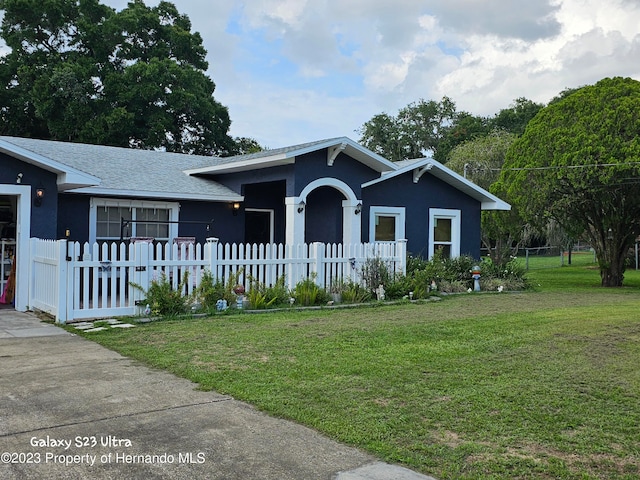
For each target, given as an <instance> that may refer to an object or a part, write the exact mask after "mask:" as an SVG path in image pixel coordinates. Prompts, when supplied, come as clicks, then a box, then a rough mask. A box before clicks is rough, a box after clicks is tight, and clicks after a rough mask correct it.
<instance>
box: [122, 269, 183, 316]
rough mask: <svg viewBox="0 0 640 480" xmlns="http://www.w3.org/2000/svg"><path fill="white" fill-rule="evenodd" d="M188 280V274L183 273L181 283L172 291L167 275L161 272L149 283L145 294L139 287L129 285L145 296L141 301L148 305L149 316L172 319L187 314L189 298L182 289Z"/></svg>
mask: <svg viewBox="0 0 640 480" xmlns="http://www.w3.org/2000/svg"><path fill="white" fill-rule="evenodd" d="M188 278H189V272H188V271H185V272H184V275H183V276H182V281H181V282H180V284H179V285H178V287H177V288H176V289H175V290H174V289H173V288H172V286H171V282H170V281H169V278H167V275H166V274H165V273H164V272H162V274H161V276H160V278H159V279H154V280H152V281H151V285H150V286H149V290H147V291H146V292H145V291H144V289H143V288H142V286H141V285H138V284H137V283H133V282H130V285H131V286H132V287H134V288H136V289H138V290H140V291H142V292H144V294H145V298H144V299H143V300H141V302H142V303H143V304H147V305H149V308H150V309H151V314H152V315H156V316H162V317H172V316H176V315H180V314H183V313H186V312H187V309H188V306H189V303H190V302H189V297H188V296H186V295H183V294H182V292H183V291H184V287H185V285H186V283H187V280H188Z"/></svg>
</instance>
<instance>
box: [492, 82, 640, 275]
mask: <svg viewBox="0 0 640 480" xmlns="http://www.w3.org/2000/svg"><path fill="white" fill-rule="evenodd" d="M639 132H640V82H638V81H636V80H633V79H630V78H619V77H617V78H606V79H604V80H601V81H600V82H598V83H596V84H595V85H592V86H586V87H583V88H580V89H577V90H576V91H574V92H570V93H569V94H567V95H566V96H564V97H563V98H560V99H558V100H557V101H554V102H552V103H551V104H549V105H548V106H547V107H545V108H544V109H542V110H541V111H540V112H539V113H538V114H537V115H536V117H535V118H534V119H533V120H531V121H530V122H529V124H528V126H527V129H526V131H525V133H524V135H523V136H522V137H521V138H520V139H519V140H517V141H516V142H515V143H514V145H513V146H512V148H511V149H510V150H509V152H508V154H507V158H506V161H505V165H504V169H503V173H502V176H501V183H502V184H503V188H505V189H506V190H507V191H508V195H509V199H510V200H511V201H512V202H514V203H515V204H516V205H517V206H518V207H519V209H520V212H521V214H522V215H523V216H524V217H525V218H526V219H527V220H529V221H531V222H537V223H538V224H540V225H543V224H545V223H546V222H547V221H548V219H549V218H551V219H553V220H555V221H556V222H558V224H560V225H561V226H562V227H563V228H564V229H565V231H566V232H567V233H568V234H569V235H570V236H572V237H574V238H575V237H578V236H579V235H581V234H584V235H586V236H587V237H588V239H589V241H590V243H591V245H592V246H593V248H594V249H595V252H596V256H597V258H598V263H599V266H600V275H601V279H602V285H603V286H611V287H613V286H621V285H622V282H623V278H624V271H625V257H626V255H627V253H628V251H629V249H630V247H631V246H632V245H633V244H634V242H635V240H636V238H637V237H638V235H640V136H639V135H638V133H639Z"/></svg>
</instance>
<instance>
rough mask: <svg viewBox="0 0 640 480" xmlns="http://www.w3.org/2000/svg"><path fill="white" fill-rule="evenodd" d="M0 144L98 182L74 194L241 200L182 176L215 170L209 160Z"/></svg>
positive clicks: (19, 141) (18, 141)
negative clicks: (199, 170)
mask: <svg viewBox="0 0 640 480" xmlns="http://www.w3.org/2000/svg"><path fill="white" fill-rule="evenodd" d="M0 140H3V141H5V142H8V143H10V144H12V145H15V146H17V147H20V148H22V149H24V150H27V151H29V152H32V153H34V154H37V155H40V156H42V157H45V158H47V159H50V160H53V161H54V162H57V163H59V164H62V165H66V166H68V167H71V168H73V169H76V170H79V171H81V172H84V173H87V174H89V175H93V176H95V177H98V178H99V179H100V184H99V185H95V186H88V187H84V188H80V189H75V190H71V191H76V192H79V193H102V194H110V192H112V194H114V195H116V194H117V195H124V194H129V195H131V196H153V197H160V196H163V197H165V198H176V199H189V198H193V199H203V200H223V201H224V200H228V201H233V200H238V199H240V198H241V196H240V195H239V194H238V193H236V192H234V191H233V190H231V189H229V188H227V187H226V186H224V185H221V184H219V183H217V182H214V181H212V180H208V179H205V178H201V177H194V176H189V175H187V174H185V173H184V171H185V170H188V169H193V168H201V167H205V166H209V165H212V164H215V163H216V161H217V160H218V159H217V158H214V157H205V156H198V155H184V154H179V153H168V152H159V151H153V150H137V149H132V148H120V147H107V146H102V145H88V144H82V143H68V142H56V141H50V140H35V139H30V138H18V137H4V136H0Z"/></svg>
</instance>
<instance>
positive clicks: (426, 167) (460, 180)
mask: <svg viewBox="0 0 640 480" xmlns="http://www.w3.org/2000/svg"><path fill="white" fill-rule="evenodd" d="M398 163H399V167H400V168H398V169H397V170H394V171H393V172H383V173H382V174H381V175H380V178H377V179H375V180H371V181H369V182H366V183H363V184H362V188H367V187H370V186H371V185H376V184H378V183H381V182H385V181H388V180H389V179H391V178H394V177H397V176H399V175H405V174H410V175H413V182H414V183H418V182H419V181H420V178H422V176H423V175H424V174H426V173H428V174H429V175H433V176H434V177H436V178H438V179H440V180H442V181H444V182H445V183H448V184H449V185H451V186H452V187H454V188H456V189H457V190H459V191H460V192H462V193H464V194H466V195H468V196H470V197H471V198H474V199H476V200H477V201H479V202H480V204H481V208H482V210H511V205H509V204H508V203H507V202H505V201H504V200H501V199H499V198H498V197H496V196H495V195H493V194H492V193H489V192H488V191H486V190H485V189H484V188H481V187H479V186H478V185H476V184H475V183H473V182H471V181H469V180H467V179H466V178H464V177H462V176H461V175H459V174H457V173H456V172H454V171H453V170H451V169H450V168H447V167H445V166H444V165H443V164H441V163H440V162H438V161H436V160H434V159H433V158H422V159H418V160H406V161H403V162H398Z"/></svg>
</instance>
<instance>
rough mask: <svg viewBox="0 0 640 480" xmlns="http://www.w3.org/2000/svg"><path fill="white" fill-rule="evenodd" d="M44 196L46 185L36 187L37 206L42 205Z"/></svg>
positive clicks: (35, 200)
mask: <svg viewBox="0 0 640 480" xmlns="http://www.w3.org/2000/svg"><path fill="white" fill-rule="evenodd" d="M43 198H44V187H38V188H36V194H35V196H34V197H33V204H34V205H35V206H36V207H39V206H41V205H42V199H43Z"/></svg>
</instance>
